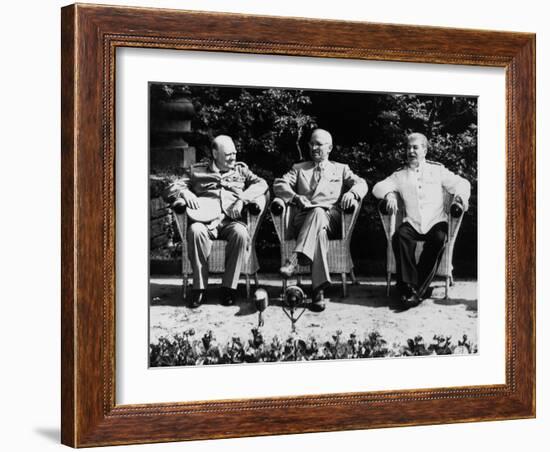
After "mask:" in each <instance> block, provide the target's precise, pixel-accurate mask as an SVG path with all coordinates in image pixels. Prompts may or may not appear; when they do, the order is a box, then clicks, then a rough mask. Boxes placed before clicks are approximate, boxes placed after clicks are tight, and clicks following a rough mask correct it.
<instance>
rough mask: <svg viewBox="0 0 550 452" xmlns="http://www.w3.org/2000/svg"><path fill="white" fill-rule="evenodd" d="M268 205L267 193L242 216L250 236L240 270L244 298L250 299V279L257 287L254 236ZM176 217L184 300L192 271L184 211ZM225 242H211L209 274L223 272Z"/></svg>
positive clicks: (251, 204)
mask: <svg viewBox="0 0 550 452" xmlns="http://www.w3.org/2000/svg"><path fill="white" fill-rule="evenodd" d="M268 204H269V192H266V193H265V194H264V195H262V196H260V197H258V198H256V199H255V200H254V201H253V202H251V203H249V204H248V205H247V206H245V208H244V210H243V215H245V216H246V224H247V225H248V233H249V234H250V253H249V255H248V259H247V260H246V262H245V263H244V265H243V267H242V268H241V273H242V274H244V275H245V281H246V296H247V298H250V277H251V276H253V277H254V281H255V284H256V287H257V286H258V270H259V268H260V266H259V264H258V256H257V255H256V235H257V233H258V228H259V226H260V224H261V222H262V220H263V218H264V216H265V213H266V209H267V205H268ZM174 213H175V217H176V224H177V227H178V232H179V234H180V237H181V239H182V240H181V245H182V246H181V261H182V274H183V287H182V298H183V299H184V300H185V298H186V297H187V286H188V284H189V277H190V275H191V274H192V272H193V270H192V268H191V262H190V261H189V258H188V255H187V239H186V235H187V223H188V220H187V214H186V212H185V209H183V212H176V211H175V212H174ZM225 245H226V241H225V240H213V241H212V250H211V252H210V257H209V258H208V270H209V273H211V274H212V273H214V274H215V273H223V272H224V271H225Z"/></svg>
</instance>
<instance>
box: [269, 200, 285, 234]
mask: <svg viewBox="0 0 550 452" xmlns="http://www.w3.org/2000/svg"><path fill="white" fill-rule="evenodd" d="M269 210H270V213H271V219H272V220H273V226H274V227H275V232H276V233H277V237H278V238H279V242H280V243H283V242H284V241H285V240H286V235H287V221H288V212H289V206H288V205H287V204H286V203H285V202H284V201H283V200H282V199H281V198H274V199H273V201H271V205H270V208H269Z"/></svg>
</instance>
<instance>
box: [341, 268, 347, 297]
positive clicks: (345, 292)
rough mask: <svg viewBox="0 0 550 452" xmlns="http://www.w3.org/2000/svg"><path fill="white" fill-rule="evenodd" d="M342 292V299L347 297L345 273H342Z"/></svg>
mask: <svg viewBox="0 0 550 452" xmlns="http://www.w3.org/2000/svg"><path fill="white" fill-rule="evenodd" d="M342 292H343V293H344V298H346V297H347V296H348V278H347V275H346V273H345V272H344V273H342Z"/></svg>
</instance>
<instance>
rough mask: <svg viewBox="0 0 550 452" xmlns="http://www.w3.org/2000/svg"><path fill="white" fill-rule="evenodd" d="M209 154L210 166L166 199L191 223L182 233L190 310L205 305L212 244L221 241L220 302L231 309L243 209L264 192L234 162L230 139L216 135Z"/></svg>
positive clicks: (244, 243) (244, 242)
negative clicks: (188, 267) (188, 265)
mask: <svg viewBox="0 0 550 452" xmlns="http://www.w3.org/2000/svg"><path fill="white" fill-rule="evenodd" d="M211 149H212V158H211V160H210V161H208V162H201V163H197V164H195V165H192V166H191V167H190V168H189V169H188V170H187V171H186V172H185V174H184V175H183V177H182V178H180V179H179V180H177V181H176V182H175V183H174V184H172V186H171V187H170V188H169V194H168V200H169V201H170V202H172V203H173V205H174V206H176V205H181V206H186V207H187V209H188V211H187V212H188V217H189V218H190V219H191V218H192V217H194V218H197V220H196V221H194V222H193V221H190V222H189V226H188V229H187V245H188V247H187V249H188V256H189V260H190V262H191V267H192V269H193V294H192V299H191V304H190V307H191V308H197V307H198V306H200V305H201V304H202V303H204V302H205V300H206V286H207V284H208V257H209V255H210V251H211V249H212V240H213V239H216V238H219V239H222V240H226V241H227V245H226V249H225V273H224V275H223V278H222V291H221V300H220V301H221V303H222V304H223V305H226V306H229V305H232V304H234V303H235V300H236V288H237V285H238V283H239V277H240V274H241V267H242V264H243V263H244V262H245V261H246V259H247V258H248V253H249V247H250V236H249V234H248V229H247V226H246V223H245V219H244V218H243V217H242V211H243V207H244V206H245V205H246V204H248V203H250V202H252V201H253V200H255V199H256V198H258V197H259V196H261V195H263V194H264V193H265V192H266V191H267V190H268V186H267V183H266V181H265V180H264V179H262V178H261V177H258V176H256V175H255V174H254V173H253V172H252V171H251V170H250V169H249V168H248V166H247V165H246V164H245V163H243V162H238V161H237V149H236V148H235V144H234V143H233V140H232V139H231V137H229V136H227V135H218V136H217V137H216V138H214V140H213V141H212V146H211ZM205 198H208V199H207V201H209V202H205ZM201 209H202V210H203V211H204V210H205V212H203V211H201ZM211 217H213V218H211Z"/></svg>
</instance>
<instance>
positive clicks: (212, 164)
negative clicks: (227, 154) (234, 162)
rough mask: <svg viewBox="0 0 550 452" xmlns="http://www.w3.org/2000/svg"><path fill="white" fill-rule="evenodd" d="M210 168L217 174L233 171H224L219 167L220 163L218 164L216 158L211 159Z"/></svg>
mask: <svg viewBox="0 0 550 452" xmlns="http://www.w3.org/2000/svg"><path fill="white" fill-rule="evenodd" d="M210 170H211V171H212V172H214V173H217V174H225V173H227V172H228V171H231V170H227V171H225V172H222V171H221V170H220V169H219V168H218V165H216V162H215V161H214V160H211V161H210Z"/></svg>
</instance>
